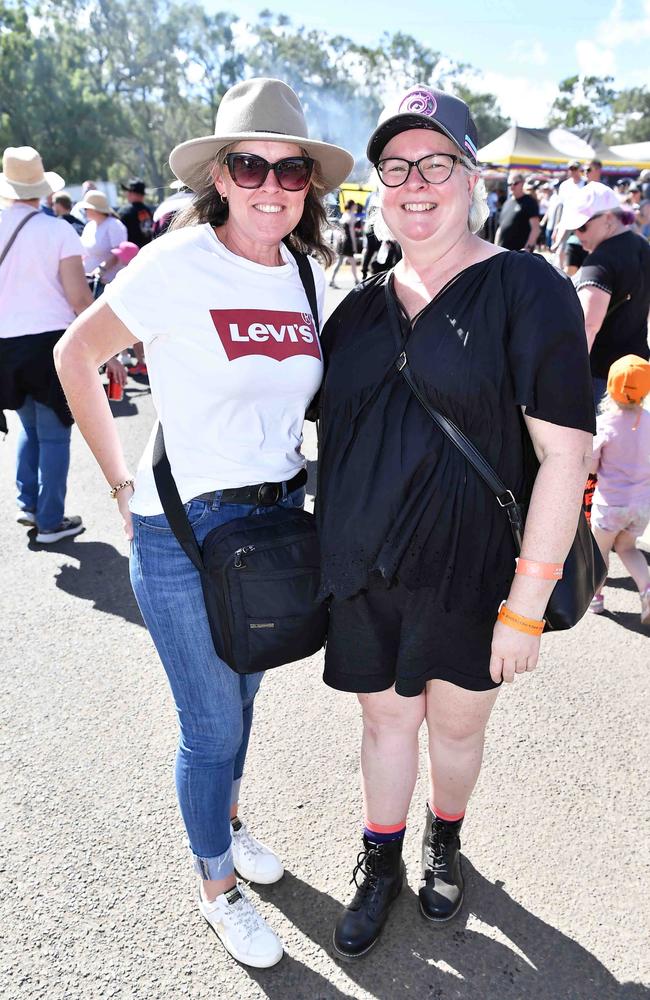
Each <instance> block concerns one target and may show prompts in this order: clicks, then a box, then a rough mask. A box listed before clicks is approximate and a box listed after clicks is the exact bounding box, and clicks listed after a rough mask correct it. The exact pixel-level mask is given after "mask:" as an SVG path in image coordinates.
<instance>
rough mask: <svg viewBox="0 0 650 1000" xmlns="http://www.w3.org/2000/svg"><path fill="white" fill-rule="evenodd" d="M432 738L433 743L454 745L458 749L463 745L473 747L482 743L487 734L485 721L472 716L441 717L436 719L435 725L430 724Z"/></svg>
mask: <svg viewBox="0 0 650 1000" xmlns="http://www.w3.org/2000/svg"><path fill="white" fill-rule="evenodd" d="M429 731H430V739H431V742H432V743H436V742H437V743H438V744H439V745H446V746H454V747H455V748H457V749H462V748H463V747H465V748H467V749H472V748H473V747H475V746H477V745H481V744H482V742H483V738H484V734H485V723H484V721H483V720H482V719H481V720H479V721H477V720H475V719H471V718H466V719H464V718H462V717H457V718H454V719H450V718H444V717H443V718H441V719H439V720H436V722H435V724H434V725H430V726H429Z"/></svg>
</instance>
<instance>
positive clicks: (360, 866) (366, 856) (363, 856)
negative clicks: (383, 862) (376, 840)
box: [350, 847, 379, 890]
mask: <svg viewBox="0 0 650 1000" xmlns="http://www.w3.org/2000/svg"><path fill="white" fill-rule="evenodd" d="M373 858H377V860H379V851H378V850H377V848H376V847H369V848H368V849H367V850H364V851H359V853H358V854H357V863H356V865H355V866H354V870H353V872H352V878H351V879H350V884H352V882H354V884H355V885H356V887H357V889H366V890H367V889H370V888H371V887H372V888H374V886H375V885H376V884H377V879H378V877H379V873H378V872H376V871H373V869H372V867H370V866H369V864H368V862H372V860H373ZM359 872H361V874H362V875H363V877H364V879H365V881H364V882H362V883H361V885H359V883H358V882H357V875H358V874H359Z"/></svg>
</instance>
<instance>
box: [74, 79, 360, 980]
mask: <svg viewBox="0 0 650 1000" xmlns="http://www.w3.org/2000/svg"><path fill="white" fill-rule="evenodd" d="M170 165H171V168H172V170H173V171H174V173H175V174H176V175H177V177H178V178H179V179H180V180H181V181H183V182H184V183H185V184H187V185H188V187H190V188H192V189H193V190H194V191H195V197H194V201H193V203H192V205H191V206H190V207H189V208H188V209H187V210H186V211H184V212H182V213H181V214H180V215H179V216H178V217H177V218H176V219H175V221H174V224H173V226H172V228H171V229H170V231H169V232H167V233H165V234H164V235H163V236H161V237H160V238H159V239H157V240H155V241H154V242H153V243H151V244H149V245H148V246H146V247H144V248H143V249H142V250H141V251H140V253H139V254H138V256H137V257H136V259H135V260H134V261H133V262H132V263H131V264H130V265H129V267H128V268H126V269H125V270H123V271H122V272H120V273H119V274H118V275H117V277H116V279H115V281H113V282H112V283H111V284H110V285H109V286H108V287H107V289H106V292H105V293H104V295H103V296H102V298H101V300H99V301H98V302H97V303H96V304H95V306H93V308H92V309H91V310H90V311H89V313H88V316H87V317H84V319H83V321H80V322H79V323H75V324H74V326H73V327H72V329H71V330H70V332H69V334H68V335H67V337H66V338H65V339H64V341H63V343H62V344H61V346H60V349H59V351H58V352H57V360H58V366H59V371H60V373H61V378H62V381H63V384H64V386H65V389H66V393H67V395H68V399H69V401H70V405H71V407H72V409H73V412H74V413H75V416H76V418H77V420H78V423H79V427H80V429H81V431H82V433H83V434H84V436H85V437H86V439H87V441H88V443H89V445H90V447H91V448H92V450H93V452H94V454H95V456H96V457H97V460H98V462H99V464H100V466H101V468H102V471H103V473H104V475H105V477H106V480H107V482H108V483H109V485H110V487H111V494H112V496H113V497H114V498H115V499H116V500H117V504H118V507H119V510H120V514H121V516H122V518H123V521H124V528H125V531H126V534H127V537H128V538H130V539H132V545H131V579H132V583H133V587H134V590H135V594H136V597H137V600H138V603H139V605H140V608H141V610H142V614H143V617H144V619H145V622H146V624H147V627H148V628H149V631H150V633H151V636H152V638H153V640H154V643H155V645H156V648H157V650H158V653H159V655H160V658H161V660H162V662H163V666H164V668H165V670H166V673H167V676H168V679H169V682H170V685H171V688H172V692H173V695H174V699H175V703H176V710H177V714H178V721H179V727H180V740H179V748H178V754H177V758H176V788H177V793H178V800H179V805H180V810H181V814H182V817H183V820H184V823H185V828H186V830H187V835H188V839H189V845H190V850H191V853H192V858H193V862H194V869H195V871H196V872H197V874H199V875H200V877H201V886H200V895H199V906H200V910H201V913H202V914H203V915H204V916H205V918H206V920H207V921H208V922H209V923H210V925H211V927H212V928H213V929H214V930H215V932H216V933H217V935H218V936H219V938H220V940H221V941H222V942H223V944H224V946H225V947H226V949H227V950H228V951H229V952H230V954H231V955H233V956H234V957H235V958H237V959H238V960H239V961H241V962H244V963H246V964H248V965H253V966H257V967H266V966H271V965H274V964H275V963H276V962H277V961H279V959H280V958H281V956H282V945H281V943H280V941H279V940H278V938H277V937H276V935H275V934H274V933H273V931H272V930H271V929H270V928H269V927H268V925H267V924H266V923H265V921H264V920H263V919H262V917H261V916H260V915H259V914H258V913H257V911H256V910H255V908H254V905H253V903H252V901H251V900H250V899H249V898H248V897H247V895H246V893H245V891H244V889H243V888H242V887H241V886H239V885H238V884H237V881H236V877H235V871H237V872H238V873H239V874H240V875H241V876H243V877H244V878H246V879H248V880H250V881H254V882H264V883H270V882H275V881H277V880H278V879H279V878H281V877H282V875H283V872H284V869H283V866H282V863H281V861H280V860H279V859H278V858H277V857H276V855H275V854H274V853H273V851H271V850H270V849H268V848H267V847H265V846H264V845H263V844H261V843H260V842H259V841H258V840H257V839H256V838H255V837H253V836H252V834H251V833H250V832H249V831H248V829H247V828H246V826H245V825H244V824H243V822H242V821H241V819H240V818H239V816H238V801H239V790H240V782H241V777H242V772H243V769H244V760H245V757H246V749H247V745H248V739H249V735H250V730H251V723H252V715H253V701H254V698H255V694H256V692H257V689H258V687H259V684H260V680H261V677H262V675H261V674H254V675H247V676H242V675H239V674H236V673H234V672H233V671H232V670H231V669H230V668H229V667H228V666H227V664H226V663H224V661H223V660H221V659H220V658H219V657H218V656H217V654H216V652H215V649H214V645H213V642H212V638H211V635H210V629H209V624H208V619H207V616H206V612H205V607H204V604H203V597H202V591H201V583H200V578H199V575H198V573H197V571H196V569H195V568H194V566H193V564H192V563H191V562H190V560H189V558H188V557H187V556H186V555H185V552H184V551H183V549H182V548H181V546H180V545H179V543H178V542H177V540H176V537H175V536H174V534H173V533H172V531H171V529H170V527H169V523H168V521H167V518H166V517H165V514H164V513H163V508H162V505H161V502H160V499H159V497H158V493H157V490H156V485H155V480H154V477H153V471H152V447H153V443H154V437H155V433H156V432H155V429H154V435H152V438H151V441H150V444H149V447H148V448H147V449H146V451H145V453H144V455H143V456H142V459H141V461H140V465H139V467H138V471H137V475H136V477H135V483H134V482H133V477H132V476H131V474H130V471H129V469H128V467H127V465H126V463H125V459H124V456H123V453H122V448H121V445H120V442H119V440H118V437H117V434H116V432H115V429H114V427H113V424H112V421H111V417H110V413H109V410H108V404H107V402H106V399H105V397H104V394H103V392H102V391H101V387H100V385H99V382H98V379H97V376H96V369H97V365H99V364H100V363H101V362H102V361H104V360H105V359H106V358H107V357H109V356H110V355H112V354H115V353H116V352H118V351H121V350H123V349H124V348H126V347H127V346H129V345H130V344H132V343H133V342H134V341H135V340H142V341H143V342H144V345H145V347H146V351H147V365H148V369H149V376H150V381H151V387H152V393H153V399H154V404H155V407H156V410H157V413H158V417H159V420H160V423H161V425H162V427H163V428H164V439H165V448H166V452H167V455H168V457H169V462H170V465H171V470H172V473H173V477H174V480H175V482H176V485H177V487H178V492H179V494H180V497H181V500H182V501H183V502H184V504H185V511H186V514H187V517H188V520H189V522H190V525H191V527H192V530H193V532H194V534H195V536H196V539H197V541H198V542H199V544H200V543H202V541H203V539H204V538H205V537H206V535H207V533H208V532H209V531H210V530H211V529H213V528H215V527H217V526H218V525H222V524H224V523H226V522H228V521H230V520H232V519H234V518H238V517H241V516H245V515H248V514H251V515H252V516H255V517H257V516H262V517H263V516H265V513H266V512H267V511H268V510H270V509H272V507H271V506H269V505H270V504H275V503H280V504H282V505H285V506H301V505H302V503H303V501H304V495H305V490H304V486H305V481H306V473H305V461H304V459H303V457H302V455H301V454H300V446H301V440H302V424H303V420H304V415H305V409H306V407H307V405H308V404H309V402H310V400H311V399H312V398H313V397H314V395H315V394H316V392H317V391H318V388H319V385H320V381H321V376H322V356H321V352H320V345H319V339H318V333H317V331H318V320H319V316H317V315H314V313H315V312H318V313H319V314H321V313H322V307H323V299H324V288H325V279H324V273H323V270H322V268H321V267H320V266H319V265H318V264H317V263H316V261H315V260H314V259H313V257H309V258H300V260H301V266H302V267H303V270H304V269H305V268H306V271H307V273H308V274H310V275H311V277H312V278H313V284H312V283H310V282H308V283H307V284H306V285H305V286H303V283H302V281H301V277H300V271H299V267H298V261H297V259H296V257H295V256H294V255H296V254H298V255H299V254H300V253H306V252H312V253H316V254H318V255H319V256H320V257H321V258H322V259H324V260H328V252H327V248H326V246H325V244H324V242H323V237H322V235H321V230H322V227H323V226H324V224H325V222H326V216H325V212H324V208H323V205H322V202H321V197H320V196H321V195H322V194H324V193H325V192H327V191H330V190H332V189H333V188H336V187H337V186H338V185H339V184H340V183H342V182H343V180H344V179H345V178H346V176H347V174H348V173H349V171H350V169H351V167H352V165H353V159H352V157H351V156H350V154H349V153H347V152H346V151H345V150H343V149H340V148H339V147H337V146H332V145H330V144H328V143H324V142H317V141H315V140H312V139H309V137H308V132H307V125H306V122H305V117H304V113H303V110H302V107H301V105H300V102H299V100H298V98H297V97H296V95H295V94H294V92H293V91H292V90H291V89H290V88H289V87H288V86H286V84H284V83H282V82H281V81H279V80H272V79H252V80H247V81H245V82H243V83H239V84H237V85H236V86H234V87H232V88H231V89H230V90H229V91H228V92H227V93H226V94H225V96H224V97H223V99H222V101H221V104H220V106H219V111H218V114H217V121H216V127H215V134H214V135H212V136H204V137H201V138H199V139H192V140H189V141H188V142H184V143H182V144H181V145H180V146H177V147H176V149H174V150H173V152H172V154H171V157H170ZM284 241H286V243H285V242H284ZM314 285H315V287H314ZM308 291H309V293H310V294H309V295H308V294H307V293H308ZM312 292H313V294H312ZM310 297H311V299H312V300H313V301H314V303H315V305H314V307H313V308H312V306H311V304H310ZM316 302H317V303H318V306H316Z"/></svg>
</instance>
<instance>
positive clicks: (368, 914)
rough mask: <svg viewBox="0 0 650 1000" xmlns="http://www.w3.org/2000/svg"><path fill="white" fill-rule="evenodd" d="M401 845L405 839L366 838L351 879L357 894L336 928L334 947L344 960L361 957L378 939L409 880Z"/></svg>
mask: <svg viewBox="0 0 650 1000" xmlns="http://www.w3.org/2000/svg"><path fill="white" fill-rule="evenodd" d="M402 844H403V840H402V839H400V840H391V841H389V843H387V844H374V843H373V842H372V841H370V840H368V838H367V837H365V836H364V838H363V848H364V849H363V851H361V852H360V853H359V855H358V857H357V863H356V865H355V868H354V871H353V873H352V878H351V880H350V881H351V882H354V883H355V885H356V886H357V891H356V892H355V894H354V899H353V900H352V902H351V903H350V905H349V906H347V907H346V908H345V909H344V910H343V913H342V914H341V916H340V917H339V919H338V920H337V922H336V927H335V929H334V948H335V949H336V951H337V953H338V954H339V955H341V956H342V957H343V958H360V957H361V955H365V953H366V952H367V951H370V949H371V948H372V946H373V944H374V943H375V941H376V940H377V938H378V937H379V934H380V933H381V929H382V927H383V926H384V924H385V923H386V918H387V917H388V914H389V912H390V908H391V906H392V904H393V903H394V901H395V900H396V899H397V897H398V896H399V894H400V892H401V891H402V887H403V885H404V882H405V880H406V869H405V867H404V862H403V861H402ZM359 874H361V875H362V881H361V882H359V881H358V876H359Z"/></svg>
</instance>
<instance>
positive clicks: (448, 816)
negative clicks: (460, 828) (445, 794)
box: [429, 803, 465, 823]
mask: <svg viewBox="0 0 650 1000" xmlns="http://www.w3.org/2000/svg"><path fill="white" fill-rule="evenodd" d="M429 809H430V810H431V812H432V813H433V815H434V816H437V817H438V819H442V820H444V821H445V823H457V822H458V820H459V819H463V818H464V816H465V813H464V811H463V812H462V813H446V812H443V811H442V809H438V808H437V806H435V805H431V803H429Z"/></svg>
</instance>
